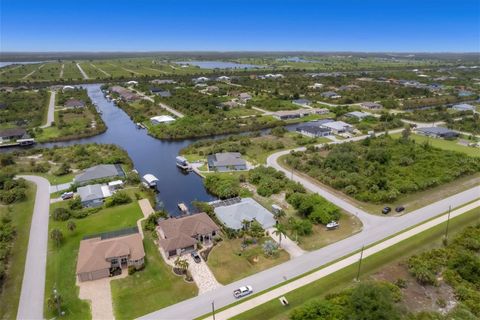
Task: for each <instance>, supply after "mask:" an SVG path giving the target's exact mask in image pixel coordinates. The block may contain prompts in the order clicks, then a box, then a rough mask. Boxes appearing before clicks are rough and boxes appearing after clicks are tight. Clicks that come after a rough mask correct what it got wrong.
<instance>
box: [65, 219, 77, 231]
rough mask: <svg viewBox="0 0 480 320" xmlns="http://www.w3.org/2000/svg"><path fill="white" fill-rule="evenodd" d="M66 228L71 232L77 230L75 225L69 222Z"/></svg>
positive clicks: (73, 222)
mask: <svg viewBox="0 0 480 320" xmlns="http://www.w3.org/2000/svg"><path fill="white" fill-rule="evenodd" d="M67 228H68V230H70V231H71V232H73V231H75V229H76V228H77V225H76V224H75V221H73V220H69V221H68V222H67Z"/></svg>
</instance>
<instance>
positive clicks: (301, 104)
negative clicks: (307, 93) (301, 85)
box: [292, 99, 312, 107]
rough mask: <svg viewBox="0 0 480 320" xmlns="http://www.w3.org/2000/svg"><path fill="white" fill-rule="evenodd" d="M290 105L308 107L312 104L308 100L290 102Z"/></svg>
mask: <svg viewBox="0 0 480 320" xmlns="http://www.w3.org/2000/svg"><path fill="white" fill-rule="evenodd" d="M292 103H293V104H296V105H298V106H301V107H308V106H310V104H311V103H312V102H311V101H310V100H308V99H296V100H292Z"/></svg>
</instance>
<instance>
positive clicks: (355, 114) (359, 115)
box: [345, 111, 372, 121]
mask: <svg viewBox="0 0 480 320" xmlns="http://www.w3.org/2000/svg"><path fill="white" fill-rule="evenodd" d="M345 116H346V117H347V118H355V119H357V120H359V121H361V120H363V119H365V118H367V117H371V116H372V114H371V113H368V112H360V111H352V112H348V113H346V114H345Z"/></svg>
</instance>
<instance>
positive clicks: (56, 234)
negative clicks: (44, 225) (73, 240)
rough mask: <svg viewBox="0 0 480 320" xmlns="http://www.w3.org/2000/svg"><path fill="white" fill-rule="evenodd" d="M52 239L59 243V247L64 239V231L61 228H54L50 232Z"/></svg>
mask: <svg viewBox="0 0 480 320" xmlns="http://www.w3.org/2000/svg"><path fill="white" fill-rule="evenodd" d="M50 239H52V240H53V241H55V244H56V245H57V247H59V246H60V244H61V243H62V241H63V233H62V231H60V230H59V229H53V230H52V231H51V232H50Z"/></svg>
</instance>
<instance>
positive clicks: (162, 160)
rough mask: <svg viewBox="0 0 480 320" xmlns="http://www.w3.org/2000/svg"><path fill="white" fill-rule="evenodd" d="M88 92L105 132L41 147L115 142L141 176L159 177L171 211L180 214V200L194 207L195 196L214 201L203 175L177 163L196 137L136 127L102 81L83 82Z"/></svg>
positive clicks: (160, 196) (161, 196) (164, 200)
mask: <svg viewBox="0 0 480 320" xmlns="http://www.w3.org/2000/svg"><path fill="white" fill-rule="evenodd" d="M82 87H84V88H86V89H87V91H88V95H89V96H90V98H91V99H92V101H93V103H95V104H96V105H97V107H98V109H99V110H100V111H101V112H102V118H103V121H104V122H105V123H106V125H107V127H108V129H107V131H106V132H105V133H103V134H100V135H97V136H94V137H90V138H85V139H79V140H73V141H67V142H55V143H46V144H42V145H40V146H41V147H53V146H68V145H73V144H78V143H81V144H83V143H109V144H116V145H117V146H119V147H121V148H122V149H124V150H125V151H127V152H128V154H129V156H130V158H131V159H132V160H133V163H134V166H135V169H137V170H138V173H139V174H140V176H143V175H144V174H146V173H151V174H153V175H154V176H156V177H157V178H158V179H159V180H160V181H159V183H158V186H157V189H158V191H159V193H158V195H157V198H158V203H159V204H160V205H161V204H162V203H163V205H164V207H165V209H166V210H167V211H168V212H169V213H170V214H171V215H178V214H180V212H179V210H178V208H177V204H178V203H180V202H184V203H185V204H187V205H188V206H189V207H190V209H193V207H192V206H191V202H192V201H194V200H199V201H211V200H214V199H215V197H213V196H212V195H210V194H209V193H208V192H207V190H206V189H205V187H204V186H203V182H202V179H201V178H200V177H199V176H197V175H196V174H195V173H193V172H191V173H188V174H185V173H183V172H182V171H181V170H180V169H178V168H177V166H176V165H175V157H176V156H177V155H178V152H179V151H180V149H182V148H183V147H186V146H187V145H189V144H191V143H192V142H193V141H194V140H181V141H165V140H158V139H155V138H152V137H151V136H149V135H148V134H147V131H146V130H141V129H137V126H136V125H135V124H134V123H133V122H132V121H131V119H130V117H129V116H128V115H127V114H126V113H125V112H124V111H123V110H122V109H120V108H118V107H117V106H116V105H115V104H114V103H113V102H111V101H108V100H107V99H106V98H105V97H104V95H103V92H102V91H101V89H100V87H101V85H100V84H91V85H90V84H89V85H82Z"/></svg>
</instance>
